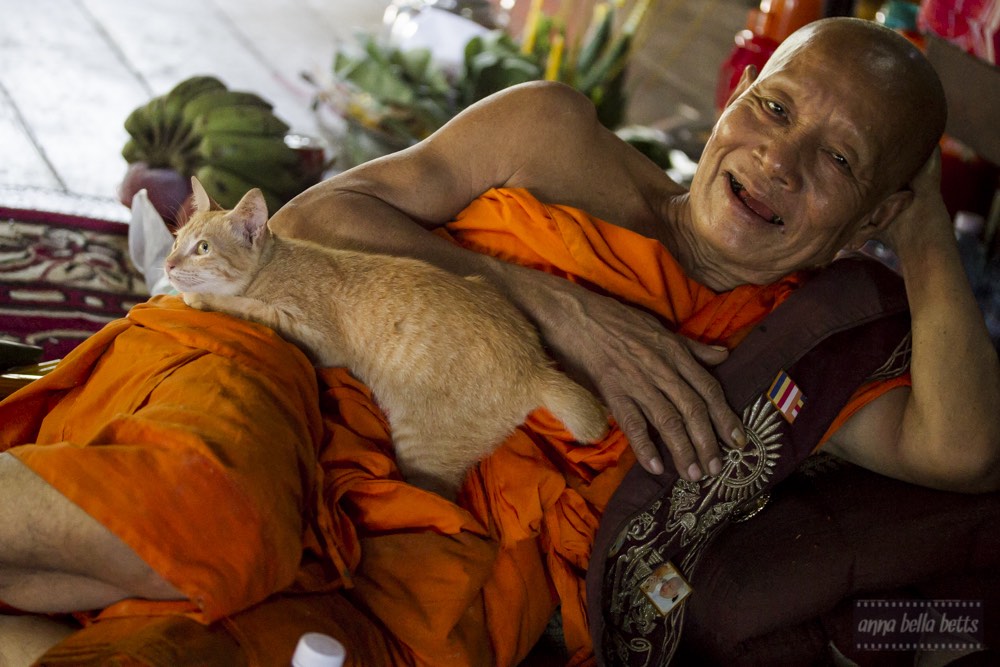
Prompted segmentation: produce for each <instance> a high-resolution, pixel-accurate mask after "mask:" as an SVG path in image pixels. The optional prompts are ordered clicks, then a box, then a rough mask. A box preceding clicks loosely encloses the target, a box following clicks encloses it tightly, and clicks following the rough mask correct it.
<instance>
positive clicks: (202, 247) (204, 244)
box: [194, 241, 208, 255]
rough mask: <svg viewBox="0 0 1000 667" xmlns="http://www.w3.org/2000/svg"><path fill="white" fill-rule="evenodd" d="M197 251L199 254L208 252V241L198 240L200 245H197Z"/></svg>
mask: <svg viewBox="0 0 1000 667" xmlns="http://www.w3.org/2000/svg"><path fill="white" fill-rule="evenodd" d="M194 251H195V253H197V254H199V255H204V254H206V253H207V252H208V241H198V245H197V246H195V249H194Z"/></svg>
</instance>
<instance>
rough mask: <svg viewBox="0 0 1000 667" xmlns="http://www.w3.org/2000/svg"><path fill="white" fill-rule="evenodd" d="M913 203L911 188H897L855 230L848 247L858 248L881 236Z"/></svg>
mask: <svg viewBox="0 0 1000 667" xmlns="http://www.w3.org/2000/svg"><path fill="white" fill-rule="evenodd" d="M912 203H913V191H912V190H910V189H909V188H905V189H903V190H897V191H896V192H893V193H892V194H891V195H889V196H888V197H886V198H885V199H883V200H882V201H881V202H879V204H878V205H877V206H876V207H875V209H874V210H873V211H872V212H871V213H869V214H868V216H867V217H866V218H865V220H864V222H862V223H861V226H860V227H859V228H858V229H857V231H855V232H854V236H853V237H852V238H851V241H850V242H849V243H848V244H847V246H846V247H847V248H849V249H851V250H858V249H860V248H861V246H863V245H864V244H865V243H866V242H867V241H869V240H871V239H873V238H875V237H877V236H879V235H880V234H882V232H884V231H885V230H886V229H888V227H889V225H891V224H892V222H893V220H895V219H896V217H897V216H899V214H900V213H902V212H903V211H905V210H906V209H907V208H908V207H909V206H910V204H912Z"/></svg>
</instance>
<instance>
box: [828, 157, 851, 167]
mask: <svg viewBox="0 0 1000 667" xmlns="http://www.w3.org/2000/svg"><path fill="white" fill-rule="evenodd" d="M830 159H832V160H833V163H834V164H836V165H837V167H838V168H840V169H843V170H844V171H850V170H851V163H850V162H848V161H847V158H846V157H844V156H843V155H841V154H840V153H830Z"/></svg>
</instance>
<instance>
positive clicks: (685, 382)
mask: <svg viewBox="0 0 1000 667" xmlns="http://www.w3.org/2000/svg"><path fill="white" fill-rule="evenodd" d="M696 345H697V344H696ZM658 356H659V357H660V358H659V359H657V360H655V361H653V362H650V363H649V364H648V366H647V367H648V369H649V370H648V374H649V377H650V379H651V381H652V382H653V383H654V384H655V386H656V388H657V389H658V390H659V392H660V393H662V394H663V396H665V397H666V399H667V400H668V401H669V402H670V403H671V404H672V405H673V406H674V408H675V409H676V411H677V412H678V413H679V414H680V417H681V419H682V420H683V422H684V426H685V428H686V429H687V432H688V434H689V435H690V438H691V441H692V443H693V444H694V446H695V448H696V449H697V451H698V458H699V460H700V462H701V464H702V465H703V466H705V470H706V471H709V470H711V469H715V468H716V466H717V464H716V463H712V460H713V459H716V458H717V457H718V454H719V449H718V442H719V441H722V442H725V443H727V444H729V445H731V446H737V447H742V446H743V444H744V443H745V442H746V439H745V437H744V435H743V425H742V422H741V421H740V419H739V417H738V416H737V415H736V413H734V412H733V410H732V409H731V408H730V407H729V403H728V402H727V401H726V395H725V392H723V390H722V385H720V384H719V382H718V380H716V379H715V378H714V377H713V376H712V374H711V373H709V372H708V371H707V370H706V369H705V368H704V367H703V366H702V365H701V363H699V362H698V360H697V359H695V358H694V357H693V356H692V354H691V352H690V350H689V348H688V346H687V342H686V339H684V338H682V337H679V336H675V337H673V338H672V339H670V340H667V341H665V342H664V343H663V345H662V346H661V351H660V354H659V355H658ZM669 419H672V415H671V416H670V417H669ZM657 430H659V431H660V433H661V434H663V435H664V436H665V435H666V434H665V433H664V431H663V430H662V429H660V428H659V427H657Z"/></svg>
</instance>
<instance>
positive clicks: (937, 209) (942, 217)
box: [880, 149, 955, 265]
mask: <svg viewBox="0 0 1000 667" xmlns="http://www.w3.org/2000/svg"><path fill="white" fill-rule="evenodd" d="M909 190H910V192H911V193H912V200H911V201H910V203H909V205H908V206H907V207H906V208H904V209H903V211H902V212H901V213H900V214H899V215H898V216H896V219H895V220H894V221H893V222H892V224H890V225H889V226H888V227H887V228H886V230H885V231H884V232H883V233H882V235H881V237H880V238H881V240H882V241H884V242H885V243H886V245H888V246H889V247H890V248H892V249H893V250H894V251H895V252H896V254H897V255H899V258H900V260H901V261H907V260H909V261H911V262H913V263H914V265H918V263H919V262H920V260H921V255H922V252H921V246H923V245H924V244H925V243H927V242H929V241H931V239H933V242H943V243H948V244H952V243H954V238H955V237H954V232H953V228H952V221H951V216H950V215H949V213H948V209H947V207H946V206H945V203H944V199H943V198H942V197H941V151H940V150H939V149H935V150H934V152H933V153H932V154H931V156H930V158H929V159H928V160H927V162H926V163H924V166H923V167H921V169H920V171H919V172H917V175H916V176H914V177H913V180H912V181H910V186H909Z"/></svg>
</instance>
